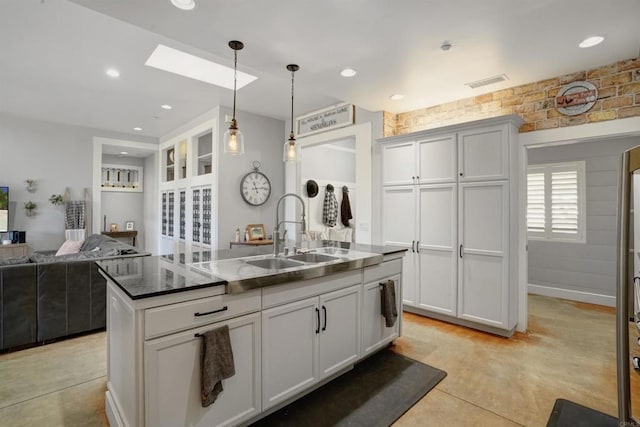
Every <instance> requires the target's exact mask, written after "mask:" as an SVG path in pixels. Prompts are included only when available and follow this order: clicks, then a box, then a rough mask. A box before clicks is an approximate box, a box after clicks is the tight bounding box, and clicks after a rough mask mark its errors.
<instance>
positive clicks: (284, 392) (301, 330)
mask: <svg viewBox="0 0 640 427" xmlns="http://www.w3.org/2000/svg"><path fill="white" fill-rule="evenodd" d="M319 321H320V308H319V307H318V298H317V297H313V298H308V299H305V300H302V301H296V302H293V303H290V304H285V305H282V306H278V307H274V308H271V309H268V310H264V311H263V312H262V338H263V340H262V363H263V364H262V368H263V370H262V407H263V409H267V408H270V407H271V406H273V405H275V404H277V403H279V402H281V401H283V400H285V399H287V398H289V397H291V396H293V395H295V394H297V393H299V392H301V391H302V390H304V389H306V388H307V387H309V386H310V385H311V384H313V383H315V382H316V381H317V380H318V350H317V347H318V335H319V333H320V322H319Z"/></svg>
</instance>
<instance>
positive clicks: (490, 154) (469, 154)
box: [458, 126, 515, 182]
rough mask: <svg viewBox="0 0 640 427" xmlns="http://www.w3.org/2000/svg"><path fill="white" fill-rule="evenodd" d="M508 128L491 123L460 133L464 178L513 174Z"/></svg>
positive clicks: (478, 179)
mask: <svg viewBox="0 0 640 427" xmlns="http://www.w3.org/2000/svg"><path fill="white" fill-rule="evenodd" d="M508 132H509V130H508V128H507V127H506V126H490V127H485V128H479V129H472V130H467V131H463V132H460V133H458V141H459V150H460V156H459V160H458V162H459V163H458V169H459V172H460V181H461V182H463V181H487V180H496V179H507V178H508V177H509V134H508ZM514 149H515V148H514Z"/></svg>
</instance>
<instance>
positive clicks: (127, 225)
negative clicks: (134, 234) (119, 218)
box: [124, 221, 135, 231]
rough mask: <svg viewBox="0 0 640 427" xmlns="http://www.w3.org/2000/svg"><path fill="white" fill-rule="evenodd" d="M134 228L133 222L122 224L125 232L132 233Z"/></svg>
mask: <svg viewBox="0 0 640 427" xmlns="http://www.w3.org/2000/svg"><path fill="white" fill-rule="evenodd" d="M134 226H135V222H133V221H126V222H125V223H124V229H125V230H127V231H133V229H134Z"/></svg>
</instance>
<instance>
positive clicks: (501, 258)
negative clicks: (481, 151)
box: [458, 182, 509, 328]
mask: <svg viewBox="0 0 640 427" xmlns="http://www.w3.org/2000/svg"><path fill="white" fill-rule="evenodd" d="M460 210H461V216H460V222H459V234H460V243H461V245H462V249H461V250H460V252H461V254H462V257H461V259H460V262H459V272H458V274H459V277H460V281H459V283H460V288H459V296H458V315H459V317H461V318H465V319H468V320H472V321H474V322H480V323H484V324H487V325H491V326H495V327H501V328H507V319H508V301H509V287H508V280H509V279H508V277H509V276H508V272H509V270H508V268H509V262H508V261H509V260H508V254H509V240H508V235H509V193H508V183H506V182H491V183H469V184H462V185H461V186H460Z"/></svg>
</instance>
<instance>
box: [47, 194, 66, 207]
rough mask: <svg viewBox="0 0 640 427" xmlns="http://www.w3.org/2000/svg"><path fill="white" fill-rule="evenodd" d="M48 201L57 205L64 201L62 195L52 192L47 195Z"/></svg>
mask: <svg viewBox="0 0 640 427" xmlns="http://www.w3.org/2000/svg"><path fill="white" fill-rule="evenodd" d="M49 201H50V202H51V204H52V205H54V206H58V205H61V204H63V203H64V197H62V194H52V195H51V197H49Z"/></svg>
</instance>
